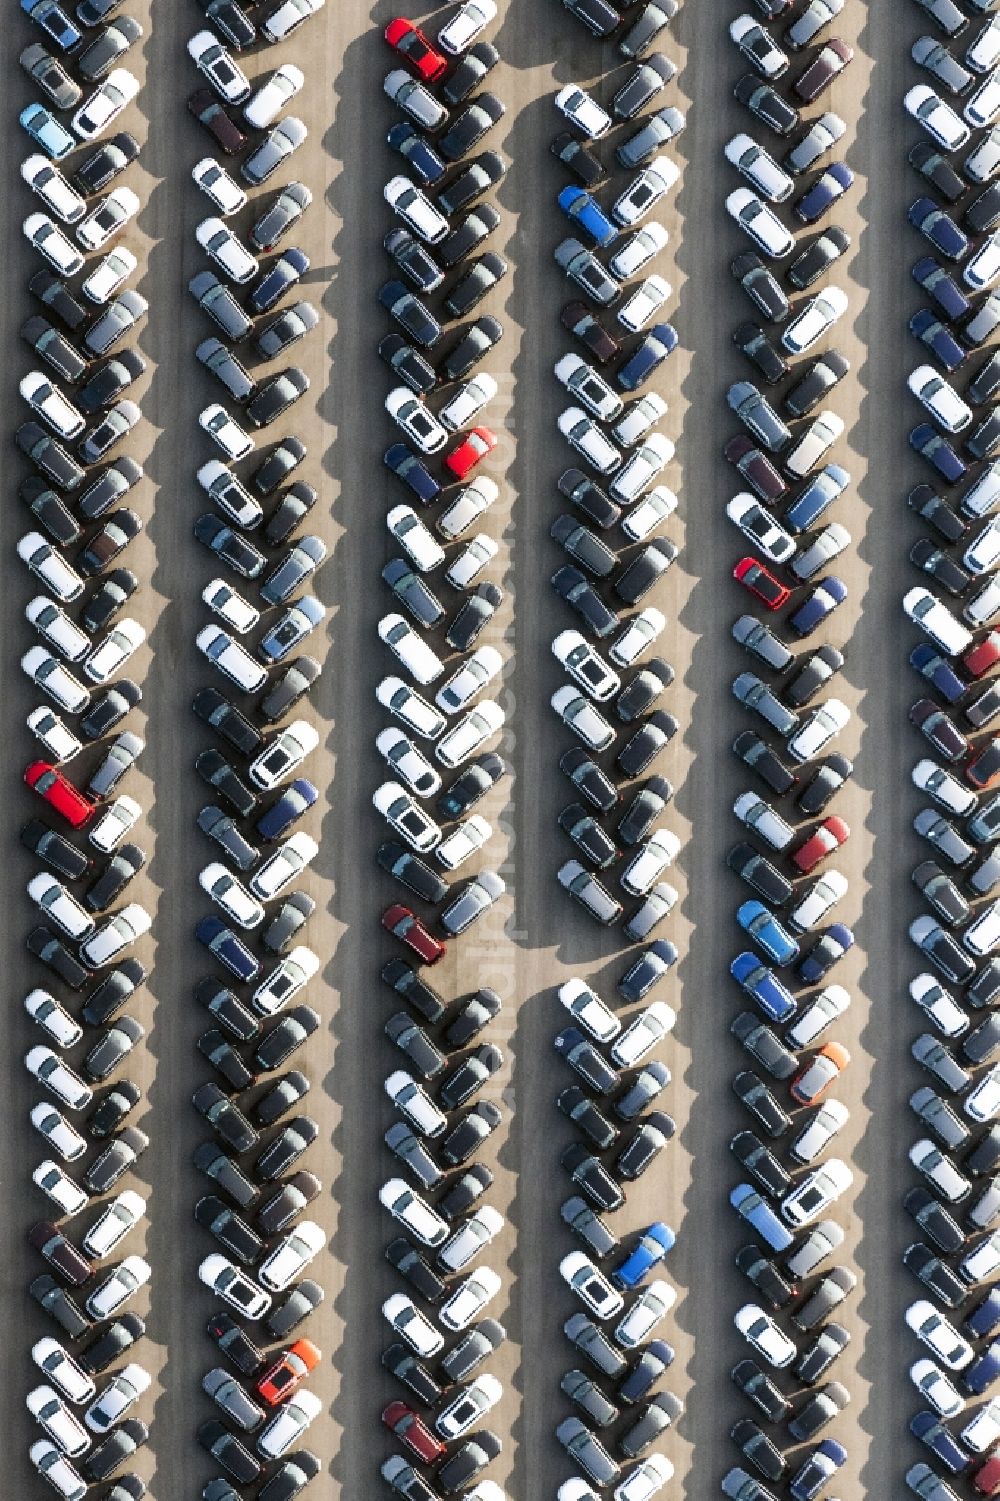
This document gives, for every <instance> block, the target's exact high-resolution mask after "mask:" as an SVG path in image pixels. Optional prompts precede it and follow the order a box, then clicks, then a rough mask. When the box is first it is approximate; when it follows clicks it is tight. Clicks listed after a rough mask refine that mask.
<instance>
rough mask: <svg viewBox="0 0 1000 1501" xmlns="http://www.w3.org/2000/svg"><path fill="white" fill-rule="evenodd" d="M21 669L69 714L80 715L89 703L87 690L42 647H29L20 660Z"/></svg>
mask: <svg viewBox="0 0 1000 1501" xmlns="http://www.w3.org/2000/svg"><path fill="white" fill-rule="evenodd" d="M21 667H22V669H23V670H24V672H26V673H27V675H28V677H29V678H31V680H32V682H33V683H36V684H37V685H38V687H39V688H42V689H44V691H45V692H46V693H47V694H48V695H49V697H50V698H52V699H54V700H55V702H56V703H57V704H58V705H59V707H60V708H61V709H66V710H67V711H68V712H69V713H70V714H82V713H83V711H84V709H85V708H86V707H87V705H88V704H89V703H90V694H89V692H88V690H87V689H86V688H85V687H84V686H83V684H82V683H81V682H80V681H79V680H78V679H77V678H75V677H74V676H73V674H72V673H71V672H70V671H69V669H68V668H66V667H64V666H63V665H62V663H61V662H58V661H57V660H56V658H55V657H53V656H52V655H51V653H50V652H47V651H46V650H45V648H44V646H32V647H30V648H29V650H28V651H26V652H25V654H24V656H23V657H22V658H21Z"/></svg>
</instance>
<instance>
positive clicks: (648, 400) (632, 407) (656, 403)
mask: <svg viewBox="0 0 1000 1501" xmlns="http://www.w3.org/2000/svg"><path fill="white" fill-rule="evenodd" d="M666 415H667V403H666V402H665V401H664V399H663V397H662V396H659V395H658V394H657V393H656V392H655V391H647V392H646V394H645V396H639V397H637V398H636V400H635V401H632V402H630V403H629V405H628V407H627V408H625V410H624V411H623V413H622V416H621V417H620V419H619V420H618V421H617V422H616V423H615V425H614V427H613V428H612V429H611V436H612V437H613V438H614V440H615V442H616V443H620V444H621V445H622V447H623V448H632V447H633V445H634V444H636V443H638V442H639V441H640V439H642V438H644V437H645V436H646V434H647V433H648V432H650V431H651V430H652V429H653V428H654V427H655V426H656V424H657V423H658V422H659V421H660V418H661V417H665V416H666ZM676 504H677V499H676V496H675V497H674V505H675V506H676Z"/></svg>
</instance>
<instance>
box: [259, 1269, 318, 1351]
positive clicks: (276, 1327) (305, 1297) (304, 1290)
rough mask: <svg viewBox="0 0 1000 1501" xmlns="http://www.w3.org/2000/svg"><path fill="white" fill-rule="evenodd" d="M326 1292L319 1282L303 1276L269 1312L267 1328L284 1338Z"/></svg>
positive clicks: (277, 1337) (273, 1333)
mask: <svg viewBox="0 0 1000 1501" xmlns="http://www.w3.org/2000/svg"><path fill="white" fill-rule="evenodd" d="M324 1296H325V1294H324V1292H323V1289H322V1288H321V1287H320V1285H319V1283H318V1282H313V1281H312V1280H311V1279H310V1278H308V1277H303V1279H302V1281H301V1282H297V1283H296V1284H295V1286H294V1287H293V1288H292V1290H291V1292H290V1293H289V1294H288V1296H287V1297H286V1298H285V1299H284V1300H283V1301H282V1302H281V1303H279V1304H277V1306H276V1307H274V1308H273V1309H272V1310H271V1312H270V1313H269V1314H268V1316H267V1319H266V1324H267V1328H268V1330H269V1331H270V1333H271V1334H272V1335H273V1337H274V1338H275V1339H284V1338H285V1337H286V1335H289V1334H291V1332H292V1330H293V1329H295V1328H296V1327H297V1326H298V1325H299V1324H301V1322H302V1320H303V1319H304V1318H307V1317H308V1316H309V1314H311V1313H312V1312H313V1311H314V1309H317V1308H318V1307H319V1305H320V1304H321V1303H322V1301H323V1298H324Z"/></svg>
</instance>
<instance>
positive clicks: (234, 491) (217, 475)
mask: <svg viewBox="0 0 1000 1501" xmlns="http://www.w3.org/2000/svg"><path fill="white" fill-rule="evenodd" d="M223 290H224V289H223ZM195 478H196V479H197V481H198V483H199V485H200V486H201V488H202V489H203V490H204V491H205V493H206V495H210V496H211V497H212V498H213V500H214V501H215V503H216V505H218V507H219V509H220V510H222V511H224V512H225V514H226V515H227V516H228V517H229V519H230V520H231V521H235V523H236V525H237V526H241V527H245V528H246V529H247V530H251V529H252V528H253V527H255V526H258V525H259V524H260V522H261V521H263V519H264V510H263V507H262V506H261V504H260V502H259V501H256V500H254V498H253V496H252V495H251V494H250V492H249V490H247V488H246V486H245V485H242V484H240V481H239V480H238V479H237V478H236V476H235V474H234V473H233V471H232V470H231V469H227V468H226V466H225V464H224V463H223V462H222V460H221V459H209V461H208V463H207V464H202V465H201V466H200V468H199V469H198V470H197V471H196V473H195Z"/></svg>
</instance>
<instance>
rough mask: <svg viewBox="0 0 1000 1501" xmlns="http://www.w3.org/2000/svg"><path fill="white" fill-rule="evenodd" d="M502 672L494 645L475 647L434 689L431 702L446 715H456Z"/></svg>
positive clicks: (500, 658)
mask: <svg viewBox="0 0 1000 1501" xmlns="http://www.w3.org/2000/svg"><path fill="white" fill-rule="evenodd" d="M502 672H503V657H502V656H501V655H500V653H499V652H498V651H497V649H496V647H495V646H478V647H477V648H476V650H475V651H474V652H472V653H471V654H470V655H469V656H468V657H466V659H465V661H464V662H463V663H462V664H461V666H460V667H458V668H457V669H456V670H455V672H453V673H452V675H451V677H450V678H448V679H447V681H446V682H445V683H443V684H442V686H441V687H440V688H439V689H438V691H437V693H436V694H435V695H434V702H435V703H436V704H437V706H438V708H439V709H443V710H444V712H445V713H446V714H459V713H461V711H462V710H463V709H466V708H468V706H469V704H471V703H472V701H473V699H474V698H478V697H479V695H480V693H482V692H483V690H484V689H485V688H488V687H489V685H490V683H492V682H493V681H494V679H495V678H498V677H499V676H500V674H501V673H502Z"/></svg>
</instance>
